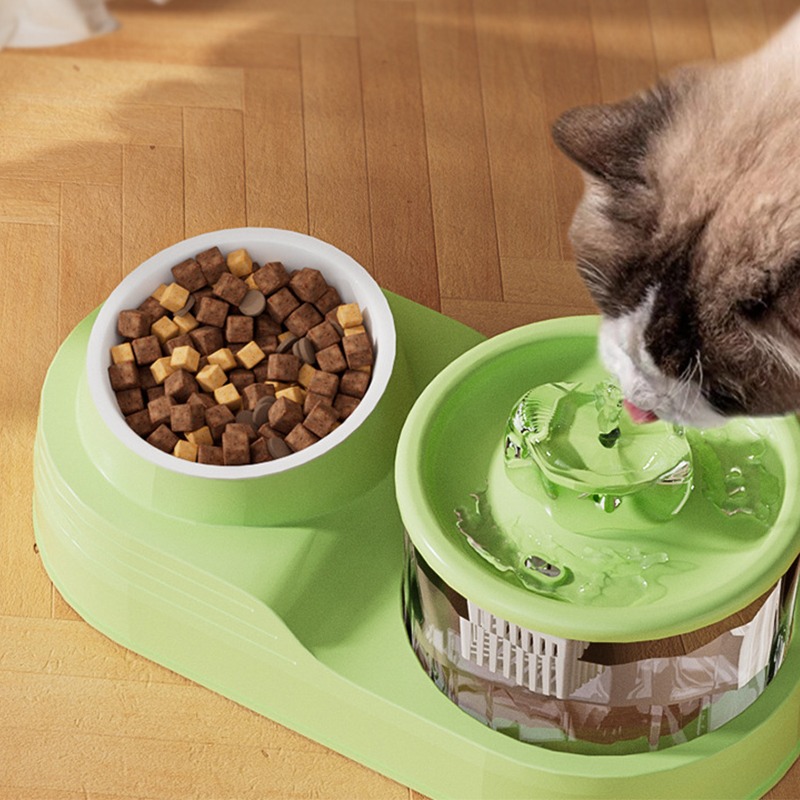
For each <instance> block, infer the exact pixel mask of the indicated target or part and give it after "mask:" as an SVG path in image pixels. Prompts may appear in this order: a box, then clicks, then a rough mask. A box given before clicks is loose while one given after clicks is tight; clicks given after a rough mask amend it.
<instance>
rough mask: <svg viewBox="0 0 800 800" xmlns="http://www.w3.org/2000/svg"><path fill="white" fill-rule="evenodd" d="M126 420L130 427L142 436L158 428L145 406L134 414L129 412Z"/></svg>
mask: <svg viewBox="0 0 800 800" xmlns="http://www.w3.org/2000/svg"><path fill="white" fill-rule="evenodd" d="M125 422H127V423H128V426H129V427H130V429H131V430H132V431H133V432H134V433H135V434H136V435H137V436H141V437H147V436H149V435H150V434H151V433H152V432H153V431H154V430H155V429H156V426H155V425H153V423H152V422H151V421H150V415H149V414H148V413H147V409H146V408H143V409H142V410H141V411H136V412H134V413H133V414H128V416H126V417H125Z"/></svg>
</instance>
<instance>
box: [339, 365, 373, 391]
mask: <svg viewBox="0 0 800 800" xmlns="http://www.w3.org/2000/svg"><path fill="white" fill-rule="evenodd" d="M368 386H369V374H368V373H366V372H359V371H358V370H352V369H349V370H347V371H346V372H345V373H344V374H343V375H342V377H341V381H340V383H339V391H340V392H341V393H342V394H348V395H350V397H359V398H361V397H363V396H364V395H365V394H366V392H367V387H368Z"/></svg>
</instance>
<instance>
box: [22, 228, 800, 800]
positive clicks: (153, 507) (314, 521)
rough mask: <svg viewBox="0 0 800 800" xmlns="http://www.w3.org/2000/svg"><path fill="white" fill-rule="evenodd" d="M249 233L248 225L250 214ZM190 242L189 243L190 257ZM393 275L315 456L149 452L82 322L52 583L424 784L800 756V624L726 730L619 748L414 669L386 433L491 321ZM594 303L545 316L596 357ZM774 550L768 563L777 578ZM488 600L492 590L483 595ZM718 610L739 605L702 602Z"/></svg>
mask: <svg viewBox="0 0 800 800" xmlns="http://www.w3.org/2000/svg"><path fill="white" fill-rule="evenodd" d="M242 233H243V234H244V232H242ZM282 234H286V232H282ZM295 236H296V235H290V237H289V238H292V239H294V237H295ZM211 238H212V239H213V241H210V244H220V246H222V243H220V240H219V239H218V238H215V237H211ZM301 239H302V240H303V241H304V242H305V244H304V245H303V246H302V247H300V248H299V249H298V250H297V251H296V252H295V255H296V256H297V260H296V261H295V260H293V258H294V256H292V257H290V254H285V255H281V256H280V257H281V258H283V259H284V260H285V261H286V263H287V265H288V266H291V267H293V266H315V264H314V263H310V262H309V261H308V260H307V259H308V258H310V255H309V251H308V247H307V246H306V245H311V250H312V251H314V252H316V253H318V254H319V253H320V252H321V250H319V249H317V247H318V245H314V244H313V240H312V241H310V242H309V241H305V240H307V239H308V237H300V238H299V239H295V244H299V243H300V242H301ZM200 244H201V243H199V242H195V243H193V244H192V245H191V246H190V247H189V250H200V249H202V246H200ZM203 244H205V242H203ZM318 244H321V243H318ZM236 246H247V242H246V241H245V240H243V239H242V238H240V237H239V235H238V234H237V240H236ZM326 247H327V246H326ZM326 247H325V248H322V249H323V250H325V249H326ZM179 250H180V252H178V251H175V253H174V255H175V256H179V257H178V258H177V260H181V258H182V257H185V255H183V252H184V251H183V250H182V249H180V248H179ZM270 252H273V251H270ZM328 252H329V254H332V255H334V256H336V254H337V253H338V251H335V252H334V250H333V248H331V249H330V250H328ZM190 254H191V253H190ZM339 255H343V254H339ZM171 257H172V256H170V258H171ZM336 257H337V258H338V257H339V256H336ZM301 262H302V263H301ZM320 269H321V270H322V271H323V273H325V272H326V271H325V268H324V266H320ZM382 294H383V295H384V297H385V298H386V301H387V303H388V308H389V310H390V312H391V318H392V319H393V321H394V329H395V330H396V334H397V351H396V358H395V359H394V364H393V368H392V369H391V376H390V377H389V378H388V381H387V383H386V385H385V388H384V389H383V391H382V393H381V396H380V398H376V403H375V405H374V407H373V408H372V410H371V411H370V413H369V414H368V415H367V416H366V417H365V418H364V419H362V421H361V423H360V424H359V425H358V426H357V427H355V429H353V430H351V432H350V435H349V436H346V437H344V438H343V439H342V440H341V441H339V442H338V443H336V444H335V447H332V448H331V449H330V450H329V451H327V452H325V453H323V454H322V455H320V456H319V457H318V458H314V459H313V460H309V461H308V462H307V463H303V464H300V465H295V466H293V467H292V468H291V469H289V468H287V469H285V470H282V471H280V472H276V473H275V474H264V475H253V476H248V477H243V478H241V479H238V480H237V479H234V480H231V479H230V478H228V477H217V476H214V477H210V476H201V475H194V474H188V473H186V472H183V471H176V470H175V469H172V468H171V466H172V465H170V466H166V465H164V464H156V463H154V462H153V460H152V459H150V458H147V457H146V456H144V455H143V454H142V453H141V452H138V451H137V449H136V448H134V447H132V446H129V445H130V442H127V441H125V440H123V437H121V436H120V434H119V432H118V431H115V430H112V426H111V425H109V423H108V420H107V418H106V416H105V415H103V414H102V413H101V412H100V410H99V409H98V405H97V401H96V393H95V394H93V392H92V390H91V377H90V375H89V374H88V372H89V371H90V370H93V369H95V368H96V367H94V366H89V365H88V362H87V353H88V349H89V340H90V334H91V332H92V327H93V324H94V322H95V318H96V315H95V314H92V315H90V316H89V317H88V318H87V319H86V320H84V321H83V322H82V323H80V324H79V325H78V326H77V327H76V328H75V330H74V331H73V332H72V333H71V334H70V336H69V337H68V338H67V340H66V341H65V342H64V343H63V345H62V347H61V348H60V349H59V351H58V353H57V355H56V357H55V359H54V361H53V363H52V365H51V366H50V369H49V371H48V374H47V378H46V381H45V385H44V387H43V390H42V398H41V409H40V418H39V425H38V430H37V437H36V445H35V453H34V468H35V473H34V489H35V491H34V498H33V500H34V502H33V511H34V527H35V532H36V539H37V543H38V545H39V550H40V553H41V556H42V559H43V563H44V565H45V568H46V569H47V571H48V573H49V575H50V577H51V578H52V580H53V582H54V584H55V585H56V587H57V588H58V589H59V591H60V592H61V593H62V594H63V595H64V597H65V598H66V600H67V601H68V602H69V603H70V604H71V605H72V606H73V607H74V608H75V609H76V610H77V611H78V613H80V614H81V615H82V616H83V617H84V618H85V619H86V620H87V621H88V622H89V623H90V624H91V625H93V626H94V627H95V628H97V629H99V630H100V631H102V632H104V633H105V634H106V635H108V636H109V637H110V638H112V639H114V640H115V641H117V642H119V643H120V644H122V645H124V646H125V647H128V648H129V649H131V650H134V651H136V652H138V653H141V654H142V655H144V656H146V657H148V658H150V659H152V660H154V661H156V662H158V663H160V664H163V665H164V666H166V667H168V668H170V669H173V670H175V671H176V672H179V673H180V674H183V675H185V676H187V677H189V678H191V679H192V680H195V681H196V682H198V683H200V684H202V685H204V686H207V687H208V688H210V689H212V690H213V691H216V692H219V693H221V694H223V695H225V696H227V697H229V698H231V699H233V700H235V701H237V702H239V703H241V704H242V705H245V706H247V707H248V708H251V709H253V710H255V711H256V712H258V713H261V714H264V715H266V716H269V717H270V718H272V719H275V720H276V721H278V722H280V723H282V724H285V725H287V726H289V727H291V728H293V729H295V730H297V731H299V732H301V733H303V734H304V735H306V736H309V737H311V738H313V739H316V740H317V741H320V742H322V743H323V744H325V745H327V746H330V747H332V748H334V749H336V750H338V751H340V752H342V753H344V754H345V755H347V756H349V757H350V758H353V759H355V760H357V761H360V762H362V763H364V764H366V765H367V766H369V767H371V768H372V769H375V770H377V771H379V772H382V773H383V774H386V775H388V776H390V777H392V778H394V779H396V780H399V781H401V782H402V783H404V784H406V785H409V786H412V787H413V788H415V789H417V790H418V791H421V792H423V793H426V794H428V795H431V796H433V797H453V798H466V797H475V798H479V797H498V796H502V797H508V798H515V797H516V798H523V797H542V798H545V797H546V798H558V797H564V798H567V797H575V796H593V797H607V798H621V797H641V796H649V797H654V798H656V797H682V796H689V795H691V796H694V797H701V796H719V795H720V794H725V795H726V796H731V797H733V796H742V797H746V796H757V795H758V794H760V793H763V792H764V791H766V789H767V788H769V786H771V785H772V784H773V783H774V782H776V781H777V780H778V779H779V778H780V776H781V775H782V774H783V773H784V772H785V771H786V769H788V767H789V765H790V764H791V762H792V760H793V759H794V757H795V755H796V749H797V740H796V736H795V734H794V733H792V732H794V731H796V730H797V729H798V725H799V724H800V678H796V677H795V676H798V675H800V651H799V650H798V648H797V646H796V643H792V644H790V645H789V646H788V648H787V650H786V659H785V662H784V666H783V667H782V668H781V669H780V671H779V672H778V674H777V675H776V677H775V679H774V680H773V681H772V682H771V683H770V685H769V686H768V687H767V688H766V690H765V691H764V693H763V694H762V695H761V696H760V697H759V698H758V700H757V701H756V702H755V703H754V704H753V705H751V706H750V707H749V708H748V709H747V710H746V711H745V712H744V713H742V714H740V715H738V716H736V717H735V718H734V719H733V720H732V721H731V722H730V723H728V724H727V725H725V726H724V727H722V728H721V729H720V730H717V731H713V732H711V733H708V734H706V735H705V736H703V737H700V738H699V739H698V740H696V741H692V742H688V743H687V744H685V745H680V746H679V747H674V748H671V749H670V750H669V751H668V752H667V753H659V752H654V753H641V754H636V755H633V756H624V757H619V756H608V757H604V758H597V757H594V756H584V755H575V754H572V753H561V752H552V751H549V750H546V749H543V748H540V747H536V746H531V745H529V744H526V743H524V742H520V741H517V740H515V739H512V738H510V737H508V736H503V735H500V734H498V733H497V732H496V731H494V730H491V729H490V728H489V727H487V726H486V725H483V724H481V723H480V722H478V721H476V720H474V719H471V718H470V717H469V716H468V715H466V714H464V713H463V712H462V711H461V710H460V709H459V708H458V707H457V706H456V705H455V704H454V703H452V702H450V700H448V699H447V698H446V697H445V696H443V695H442V694H441V693H440V692H439V691H438V690H437V689H436V687H435V686H434V685H433V684H432V683H431V681H430V680H429V678H428V676H427V675H426V674H425V672H424V671H423V670H422V669H420V666H419V663H418V661H417V658H416V656H415V654H414V652H413V651H412V649H411V648H410V647H409V645H408V640H407V636H406V631H405V628H404V624H403V614H402V608H401V602H400V595H401V578H402V575H403V572H404V550H403V521H402V520H401V517H400V512H399V509H398V505H397V502H396V500H395V483H394V475H393V465H394V458H395V448H396V445H397V442H398V437H399V435H400V429H401V427H402V425H403V422H404V420H405V419H406V416H407V415H408V413H409V410H410V408H411V406H412V404H413V402H414V400H415V398H416V397H417V396H418V395H419V393H420V392H421V391H422V390H423V389H424V388H425V386H426V385H427V384H428V382H429V381H430V380H431V379H432V378H434V376H435V375H437V373H439V372H440V371H441V370H442V369H443V368H444V367H446V366H447V365H448V364H449V363H450V362H452V361H453V360H454V359H455V358H457V357H458V356H460V355H461V354H462V353H463V352H465V351H468V350H469V349H470V348H472V347H473V346H475V345H477V344H478V343H479V342H480V341H481V339H482V337H481V336H480V335H479V334H477V333H476V332H475V331H472V330H470V329H469V328H466V327H464V326H463V325H460V324H458V323H456V322H454V321H452V320H450V319H447V318H446V317H443V316H441V315H439V314H436V313H435V312H432V311H430V310H428V309H425V308H423V307H422V306H419V305H417V304H415V303H411V302H409V301H408V300H404V299H403V298H400V297H397V296H396V295H393V294H391V293H389V292H383V293H382ZM595 324H596V322H595V321H594V320H592V319H588V320H582V319H578V320H565V321H563V322H562V323H561V327H557V328H556V329H555V332H554V333H552V335H551V337H550V338H552V337H553V336H555V338H556V339H558V338H560V339H562V342H561V344H556V345H553V346H551V347H550V348H549V352H550V355H549V356H547V358H548V359H550V360H551V361H553V360H555V358H556V357H555V355H553V354H554V353H557V352H558V350H559V348H561V347H566V349H567V351H570V348H571V347H572V345H571V344H570V343H572V342H577V343H579V344H580V352H581V353H582V354H583V356H582V358H584V366H585V367H586V369H587V370H591V369H593V367H592V366H591V365H592V362H593V355H592V349H593V337H594V331H595ZM546 329H547V328H546V327H545V330H546ZM380 346H381V348H383V345H382V344H381V345H380ZM384 353H385V350H384ZM91 363H92V364H95V362H94V361H92V362H91ZM539 379H540V378H539V376H538V373H536V374H531V375H530V376H529V380H530V382H531V383H535V382H536V381H538V380H539ZM541 379H545V376H544V375H542V378H541ZM525 388H528V386H525ZM483 422H484V419H483V416H482V415H480V416H478V417H475V418H474V419H473V420H472V423H473V426H474V428H475V430H476V431H479V432H480V437H485V436H487V435H488V434H487V433H486V431H485V429H484V425H483ZM787 430H788V428H787ZM790 438H791V439H792V441H794V438H795V434H794V433H792V434H791V437H790ZM484 441H486V440H484ZM788 446H789V445H787V447H788ZM476 452H477V451H476ZM401 463H407V464H409V465H410V464H411V463H412V462H411V461H408V460H407V456H406V457H404V458H402V459H401ZM459 469H461V468H460V467H458V468H456V472H458V470H459ZM787 469H788V468H787ZM444 479H445V481H446V482H447V481H449V480H450V479H449V478H447V475H445V476H444ZM437 480H438V476H437ZM787 480H788V471H787ZM453 485H461V484H460V483H459V482H458V481H456V482H455V484H453ZM404 506H405V503H404ZM404 513H406V512H405V509H404ZM756 550H758V547H756ZM758 552H760V551H758ZM459 553H460V555H459V556H458V558H459V559H462V560H463V559H464V558H472V557H474V558H475V559H477V560H478V561H480V560H481V559H480V556H478V555H477V554H475V553H474V552H472V553H471V552H466V551H464V550H461V551H459ZM426 557H428V558H430V561H431V563H432V564H435V565H436V566H437V569H438V566H439V565H438V562H436V560H435V559H433V558H432V557H431V556H430V554H428V555H427V556H426ZM461 565H462V561H457V562H456V567H457V568H458V569H461V568H462V566H461ZM473 566H474V564H473ZM775 568H776V567H775V566H774V563H773V566H772V567H770V568H766V569H765V570H764V571H763V574H761V575H760V577H758V578H757V579H755V584H759V585H760V584H762V583H763V584H764V585H765V586H766V585H767V584H768V583H769V577H771V576H770V573H772V572H773V571H774V569H775ZM481 569H482V568H478V570H479V571H481ZM501 583H503V582H502V581H501ZM505 588H506V589H507V590H509V591H510V590H511V589H512V587H510V586H509V585H506V587H505ZM751 588H752V589H753V591H754V592H755V591H756V589H755V586H753V587H751ZM500 595H502V592H501V593H500ZM500 595H499V596H500ZM487 599H488V598H484V597H481V598H480V601H481V603H482V604H484V603H485V605H486V607H487V608H490V609H491V608H492V606H491V604H489V603H486V600H487ZM745 601H746V598H742V602H745ZM736 605H738V603H737V602H734V601H731V603H730V607H731V608H733V607H734V606H736ZM504 611H505V609H504V607H503V605H502V604H501V606H499V607H496V608H495V612H496V613H498V614H499V613H504ZM719 613H726V609H721V608H720V609H717V610H716V611H714V612H713V613H712V614H711V616H712V617H715V618H716V616H717V615H718V614H719ZM596 616H597V615H595V618H596ZM685 616H686V618H687V619H688V618H690V617H691V615H685ZM701 616H703V615H701ZM536 621H537V624H538V623H539V622H540V620H538V618H537V620H536ZM552 622H553V624H552V625H551V626H550V627H549V630H551V631H554V632H558V631H561V632H563V634H565V635H567V636H574V635H577V634H578V633H581V631H580V630H579V629H580V624H579V623H578V622H577V620H576V619H572V620H569V619H568V620H566V622H565V625H564V626H561V625H560V623H559V622H558V621H557V620H556V618H555V615H553V619H552ZM703 622H704V619H701V620H698V619H693V621H692V624H693V625H694V624H703ZM591 625H594V618H593V621H592V622H591ZM543 627H544V626H543ZM666 627H667V628H669V625H668V624H667V625H666ZM662 630H663V627H662ZM592 632H593V633H594V630H593V629H592ZM637 635H638V631H637ZM787 732H788V733H787Z"/></svg>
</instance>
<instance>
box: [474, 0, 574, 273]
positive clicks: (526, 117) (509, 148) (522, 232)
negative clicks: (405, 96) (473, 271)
mask: <svg viewBox="0 0 800 800" xmlns="http://www.w3.org/2000/svg"><path fill="white" fill-rule="evenodd" d="M475 24H476V31H477V42H478V55H479V64H480V82H481V88H482V100H483V113H484V117H485V125H486V140H487V146H488V151H489V163H490V170H491V181H492V195H493V197H492V199H493V206H494V217H495V223H496V228H497V242H498V249H499V253H500V257H501V258H544V259H548V258H551V259H558V258H560V257H561V247H560V243H559V237H558V230H557V225H556V216H557V209H556V204H555V201H554V198H553V180H554V176H553V162H552V156H553V150H552V142H551V138H550V127H549V122H548V119H547V116H548V112H547V109H546V107H545V103H544V100H543V94H542V92H543V86H542V75H541V69H540V63H539V59H538V56H537V41H536V35H535V31H534V29H533V26H532V24H531V20H530V17H529V15H528V13H527V10H526V7H525V5H524V4H523V3H522V2H520V0H475ZM521 98H524V100H523V101H522V102H521Z"/></svg>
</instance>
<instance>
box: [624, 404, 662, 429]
mask: <svg viewBox="0 0 800 800" xmlns="http://www.w3.org/2000/svg"><path fill="white" fill-rule="evenodd" d="M622 405H623V406H624V408H625V410H626V411H627V412H628V415H629V416H630V418H631V419H632V420H633V422H635V423H636V424H637V425H641V424H643V423H645V422H655V421H656V420H657V419H658V417H657V416H656V415H655V414H654V413H653V412H652V411H645V410H644V409H643V408H639V406H635V405H634V404H633V403H631V401H630V400H623V401H622Z"/></svg>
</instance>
